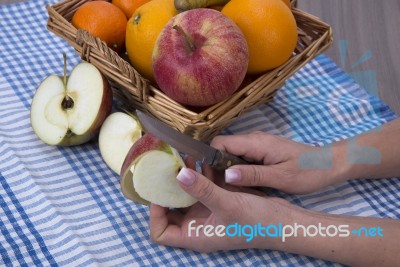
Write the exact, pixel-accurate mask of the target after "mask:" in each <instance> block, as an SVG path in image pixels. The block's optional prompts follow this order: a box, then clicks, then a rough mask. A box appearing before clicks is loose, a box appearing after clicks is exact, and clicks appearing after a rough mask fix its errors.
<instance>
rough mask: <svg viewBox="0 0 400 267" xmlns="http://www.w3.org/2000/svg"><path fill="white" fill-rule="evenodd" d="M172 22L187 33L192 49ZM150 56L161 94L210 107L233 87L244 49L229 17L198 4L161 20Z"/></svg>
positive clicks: (242, 71)
mask: <svg viewBox="0 0 400 267" xmlns="http://www.w3.org/2000/svg"><path fill="white" fill-rule="evenodd" d="M176 25H178V26H179V27H180V28H181V29H182V30H183V32H184V33H185V34H186V35H188V36H190V37H189V39H192V41H193V44H194V47H195V48H194V49H191V48H190V46H189V45H188V42H187V41H186V39H185V37H184V34H182V32H181V31H179V30H177V27H176ZM174 26H175V27H174ZM152 59H153V62H152V63H153V72H154V77H155V80H156V82H157V84H158V86H159V87H160V89H161V90H162V91H163V92H164V93H165V94H166V95H167V96H169V97H170V98H171V99H173V100H175V101H177V102H178V103H181V104H184V105H189V106H210V105H213V104H215V103H218V102H220V101H222V100H224V99H226V98H228V97H229V96H231V95H232V94H233V93H234V92H235V91H236V90H237V89H238V88H239V86H240V84H241V83H242V81H243V79H244V77H245V75H246V71H247V66H248V62H249V51H248V46H247V42H246V39H245V37H244V36H243V34H242V32H241V31H240V29H239V28H238V27H237V26H236V24H234V23H233V22H232V21H231V20H230V19H229V18H227V17H226V16H224V15H223V14H222V13H221V12H218V11H216V10H213V9H209V8H198V9H193V10H188V11H185V12H183V13H180V14H178V15H177V16H175V17H174V18H172V19H171V20H170V21H169V22H168V23H167V25H166V26H165V27H164V29H163V30H162V32H161V33H160V35H159V37H158V39H157V41H156V44H155V48H154V50H153V58H152Z"/></svg>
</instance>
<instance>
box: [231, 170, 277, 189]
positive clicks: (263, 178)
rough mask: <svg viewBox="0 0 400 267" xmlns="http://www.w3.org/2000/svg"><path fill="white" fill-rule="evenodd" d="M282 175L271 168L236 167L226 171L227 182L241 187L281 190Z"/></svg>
mask: <svg viewBox="0 0 400 267" xmlns="http://www.w3.org/2000/svg"><path fill="white" fill-rule="evenodd" d="M281 178H282V175H281V173H280V172H279V171H277V170H276V169H274V168H271V167H269V166H260V165H236V166H233V167H231V168H229V169H226V170H225V182H226V183H229V184H233V185H241V186H265V187H272V188H276V189H280V188H281V187H282V182H283V181H282V179H281Z"/></svg>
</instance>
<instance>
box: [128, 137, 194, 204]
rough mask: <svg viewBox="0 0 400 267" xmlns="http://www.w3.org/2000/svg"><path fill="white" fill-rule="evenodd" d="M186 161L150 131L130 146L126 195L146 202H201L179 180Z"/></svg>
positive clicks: (142, 202) (137, 200) (131, 198)
mask: <svg viewBox="0 0 400 267" xmlns="http://www.w3.org/2000/svg"><path fill="white" fill-rule="evenodd" d="M182 167H185V163H184V162H183V160H182V158H181V157H180V155H179V153H178V151H176V149H174V148H173V147H171V146H169V145H168V144H165V143H164V142H163V141H161V140H159V139H158V138H156V137H154V136H153V135H151V134H149V133H146V134H145V135H144V136H143V137H142V138H141V139H139V140H138V141H137V142H136V143H135V144H134V145H133V146H132V148H131V149H130V151H129V152H128V155H127V157H126V159H125V161H124V164H123V166H122V169H121V191H122V193H123V195H124V196H125V197H126V198H128V199H130V200H133V201H135V202H139V203H141V204H144V205H149V204H150V203H154V204H157V205H160V206H163V207H168V208H184V207H188V206H191V205H193V204H194V203H196V202H197V200H196V199H195V198H193V197H192V196H190V195H189V194H188V193H186V192H185V191H184V190H183V189H182V188H181V187H180V186H179V183H178V181H177V179H176V176H177V174H178V172H179V170H180V169H181V168H182Z"/></svg>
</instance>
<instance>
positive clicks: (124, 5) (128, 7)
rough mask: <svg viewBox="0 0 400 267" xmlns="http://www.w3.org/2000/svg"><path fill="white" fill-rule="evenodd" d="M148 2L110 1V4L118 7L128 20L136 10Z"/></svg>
mask: <svg viewBox="0 0 400 267" xmlns="http://www.w3.org/2000/svg"><path fill="white" fill-rule="evenodd" d="M149 1H150V0H112V2H111V3H112V4H113V5H116V6H117V7H119V8H120V9H121V10H122V12H124V14H125V16H126V18H127V19H128V20H129V19H130V18H131V17H132V15H133V13H135V11H136V9H138V8H139V7H140V6H142V5H144V4H146V3H147V2H149Z"/></svg>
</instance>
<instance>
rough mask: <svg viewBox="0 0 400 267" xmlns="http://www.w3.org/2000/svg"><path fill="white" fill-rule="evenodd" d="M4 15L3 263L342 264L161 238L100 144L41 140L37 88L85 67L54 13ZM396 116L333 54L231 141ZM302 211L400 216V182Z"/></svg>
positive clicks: (324, 137)
mask: <svg viewBox="0 0 400 267" xmlns="http://www.w3.org/2000/svg"><path fill="white" fill-rule="evenodd" d="M53 3H54V1H53V0H47V1H41V0H31V1H26V2H24V3H19V4H12V5H5V6H0V42H1V46H0V206H1V207H0V255H1V256H0V265H7V266H135V265H137V266H147V265H168V266H169V265H171V266H176V265H187V266H195V265H203V266H218V265H220V266H233V265H237V266H261V265H267V266H305V265H307V266H333V265H335V264H333V263H329V262H324V261H321V260H316V259H313V258H309V257H303V256H298V255H293V254H288V253H283V252H277V251H269V250H252V249H250V250H241V251H232V252H219V253H209V254H201V253H196V252H192V251H189V250H184V249H175V248H170V247H164V246H158V245H156V244H153V243H151V242H150V240H149V227H148V219H149V210H148V208H147V207H145V206H142V205H138V204H136V203H133V202H131V201H128V200H126V199H125V198H124V197H123V196H122V194H121V192H120V188H119V178H118V176H117V175H116V174H114V173H113V172H112V171H111V170H110V169H109V168H108V167H107V166H106V164H105V163H104V162H103V160H102V158H101V156H100V154H99V149H98V144H97V142H96V141H93V142H91V143H88V144H86V145H82V146H78V147H71V148H64V147H52V146H48V145H46V144H44V143H43V142H41V141H40V140H39V139H38V138H37V137H36V136H35V134H34V133H33V131H32V128H31V125H30V118H29V116H30V113H29V110H30V103H31V99H32V96H33V94H34V92H35V89H36V88H37V86H38V85H39V84H40V82H41V81H42V80H43V79H44V78H45V77H46V76H48V75H49V74H52V73H56V74H62V70H63V61H62V53H63V52H66V53H67V55H68V62H69V69H68V71H70V70H71V68H72V66H73V65H75V64H76V63H78V62H79V61H80V59H79V57H78V56H77V55H76V54H75V52H74V51H73V49H72V48H71V47H69V46H68V45H67V43H66V42H65V41H63V40H62V39H61V38H59V37H57V36H55V35H53V34H52V33H50V32H48V31H47V30H46V23H47V12H46V10H45V5H47V4H53ZM394 118H395V115H394V113H393V112H392V111H391V110H390V109H389V108H388V107H387V106H386V105H385V104H384V103H382V102H381V101H380V100H379V99H377V98H375V97H373V96H371V95H370V94H369V93H367V91H366V90H364V89H363V88H362V87H361V86H360V85H358V84H357V83H356V82H354V81H353V80H352V79H351V78H350V77H349V76H348V75H347V74H346V73H345V72H343V71H342V70H341V69H340V68H339V67H338V66H337V65H335V64H334V63H333V62H332V61H331V60H330V59H329V58H327V57H326V56H324V55H320V56H318V57H317V58H316V59H315V60H313V61H312V62H310V63H309V64H307V65H306V66H305V67H304V68H302V69H301V70H300V71H298V72H297V73H296V74H295V75H294V76H293V77H292V78H291V79H289V80H288V81H287V82H286V84H285V85H284V87H283V88H281V89H280V90H279V91H278V93H277V95H276V97H275V99H274V100H273V101H272V102H271V103H269V104H266V105H262V106H260V107H259V108H257V109H254V110H252V111H251V112H248V113H247V114H244V115H243V116H242V117H241V118H240V119H238V120H237V121H235V122H234V123H233V124H232V125H230V126H229V127H228V128H227V129H226V130H225V131H224V134H234V133H243V132H250V131H253V130H262V131H267V132H270V133H274V134H277V135H282V136H286V137H288V138H291V139H294V140H296V141H299V142H304V143H309V144H313V145H322V144H328V143H330V142H333V141H336V140H340V139H344V138H349V137H351V136H354V135H356V134H359V133H362V132H365V131H368V130H370V129H373V128H375V127H378V126H380V125H382V124H383V123H385V122H387V121H390V120H392V119H394ZM275 194H277V195H280V196H282V197H285V198H287V199H288V200H290V201H292V202H293V203H295V204H297V205H300V206H303V207H305V208H309V209H312V210H316V211H322V212H328V213H334V214H347V215H359V216H375V217H390V218H400V206H399V203H400V201H399V200H400V181H399V179H387V180H379V181H352V182H349V183H343V184H340V185H337V186H331V187H328V188H325V189H323V190H321V191H319V192H316V193H313V194H310V195H305V196H289V195H286V194H283V193H279V192H275Z"/></svg>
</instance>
